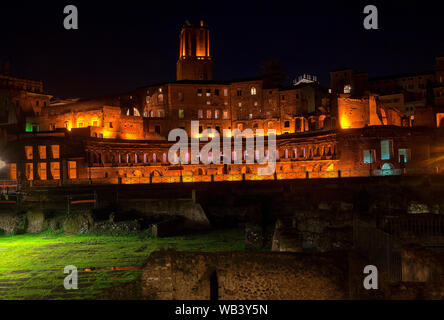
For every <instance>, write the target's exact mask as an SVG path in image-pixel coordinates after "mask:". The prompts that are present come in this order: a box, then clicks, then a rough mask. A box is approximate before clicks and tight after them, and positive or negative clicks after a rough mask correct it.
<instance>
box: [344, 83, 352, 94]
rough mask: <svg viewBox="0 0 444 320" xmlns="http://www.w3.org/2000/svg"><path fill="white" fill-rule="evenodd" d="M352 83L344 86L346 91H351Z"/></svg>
mask: <svg viewBox="0 0 444 320" xmlns="http://www.w3.org/2000/svg"><path fill="white" fill-rule="evenodd" d="M351 89H352V87H351V85H349V84H347V85H345V86H344V93H351Z"/></svg>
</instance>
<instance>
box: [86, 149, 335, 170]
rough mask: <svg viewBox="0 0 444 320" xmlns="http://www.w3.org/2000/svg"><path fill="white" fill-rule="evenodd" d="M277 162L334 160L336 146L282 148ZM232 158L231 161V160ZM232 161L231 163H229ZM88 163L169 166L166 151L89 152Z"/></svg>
mask: <svg viewBox="0 0 444 320" xmlns="http://www.w3.org/2000/svg"><path fill="white" fill-rule="evenodd" d="M275 152H276V153H275V158H276V160H280V159H295V160H298V159H301V160H307V159H313V158H332V157H334V156H335V155H336V145H330V144H327V145H314V146H293V147H287V148H285V149H284V148H281V149H279V150H276V151H275ZM219 155H220V159H219V162H220V163H224V162H234V161H239V160H242V161H247V160H251V159H252V158H253V159H254V160H256V161H258V160H260V158H262V157H264V158H265V159H270V156H271V154H269V151H268V150H267V149H265V150H264V154H262V153H261V152H260V151H259V150H255V151H254V154H248V150H243V151H242V153H241V154H239V152H236V151H234V150H233V151H232V152H231V157H229V156H228V155H224V154H223V152H220V154H219ZM214 156H215V155H213V153H212V152H209V153H208V158H207V159H203V157H202V156H201V154H200V153H199V154H197V160H199V161H200V162H201V161H209V162H213V161H216V159H215V158H214ZM229 158H230V159H229ZM173 160H174V161H173V162H174V163H177V162H179V163H190V162H191V160H192V159H191V154H190V153H189V152H187V153H186V154H185V155H184V156H182V157H181V156H180V154H179V153H178V152H177V153H176V154H174V155H173ZM229 160H231V161H229ZM87 161H88V163H92V164H102V165H103V164H113V165H119V164H156V163H159V164H169V163H170V161H169V159H168V153H167V152H165V151H163V152H162V151H158V152H134V151H129V150H128V151H115V152H113V151H96V150H90V151H88V152H87Z"/></svg>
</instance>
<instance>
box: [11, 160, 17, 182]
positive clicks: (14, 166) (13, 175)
mask: <svg viewBox="0 0 444 320" xmlns="http://www.w3.org/2000/svg"><path fill="white" fill-rule="evenodd" d="M9 179H11V180H17V164H15V163H10V164H9Z"/></svg>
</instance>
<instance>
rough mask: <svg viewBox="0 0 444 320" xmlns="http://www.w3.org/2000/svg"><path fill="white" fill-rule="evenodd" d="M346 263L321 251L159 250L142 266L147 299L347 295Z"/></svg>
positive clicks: (334, 296)
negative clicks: (315, 253)
mask: <svg viewBox="0 0 444 320" xmlns="http://www.w3.org/2000/svg"><path fill="white" fill-rule="evenodd" d="M346 261H347V259H345V258H343V257H342V258H338V257H337V256H336V257H332V256H323V255H316V256H315V255H311V254H288V253H274V252H273V253H272V252H248V251H233V252H222V253H201V252H177V251H157V252H154V253H152V254H151V256H150V258H149V261H148V263H147V264H146V265H145V266H144V268H143V274H142V278H141V284H142V293H143V296H144V297H145V298H148V299H159V300H167V299H178V300H190V299H192V300H194V299H196V300H207V299H221V300H233V299H234V300H237V299H241V300H244V299H246V300H256V299H258V300H262V299H264V300H267V299H283V300H305V299H322V300H325V299H345V298H347V295H348V292H347V290H348V288H347V286H348V284H347V276H346V271H344V270H345V269H344V268H340V267H338V266H343V265H344V263H345V262H346Z"/></svg>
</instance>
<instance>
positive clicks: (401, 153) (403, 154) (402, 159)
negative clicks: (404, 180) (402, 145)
mask: <svg viewBox="0 0 444 320" xmlns="http://www.w3.org/2000/svg"><path fill="white" fill-rule="evenodd" d="M409 160H410V149H398V161H399V163H406V162H408V161H409Z"/></svg>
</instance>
